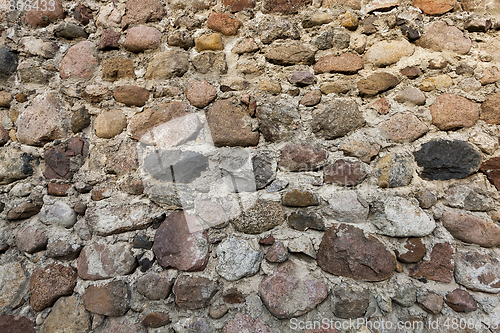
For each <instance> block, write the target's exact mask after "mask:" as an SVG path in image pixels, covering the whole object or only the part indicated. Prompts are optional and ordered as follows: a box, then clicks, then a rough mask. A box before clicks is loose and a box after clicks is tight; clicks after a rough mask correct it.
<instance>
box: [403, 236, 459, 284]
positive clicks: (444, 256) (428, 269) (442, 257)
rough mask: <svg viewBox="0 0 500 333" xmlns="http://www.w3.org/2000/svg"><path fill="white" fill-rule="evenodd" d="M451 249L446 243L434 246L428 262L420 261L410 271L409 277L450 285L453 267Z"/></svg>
mask: <svg viewBox="0 0 500 333" xmlns="http://www.w3.org/2000/svg"><path fill="white" fill-rule="evenodd" d="M452 258H453V248H452V247H451V245H450V244H448V243H439V244H436V245H434V248H433V249H432V252H431V255H430V260H426V261H422V262H420V263H418V264H417V265H415V266H414V267H412V268H411V269H410V276H411V277H414V278H425V279H429V280H433V281H439V282H446V283H450V282H451V279H452V277H453V269H454V267H455V265H454V264H453V262H452Z"/></svg>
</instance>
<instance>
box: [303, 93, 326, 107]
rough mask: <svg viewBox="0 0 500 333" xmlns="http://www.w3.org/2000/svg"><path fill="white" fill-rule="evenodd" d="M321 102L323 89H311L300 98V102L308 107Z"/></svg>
mask: <svg viewBox="0 0 500 333" xmlns="http://www.w3.org/2000/svg"><path fill="white" fill-rule="evenodd" d="M319 102H321V91H319V90H311V91H310V92H308V93H307V94H305V95H304V97H302V99H301V100H300V104H302V105H304V106H308V107H311V106H315V105H318V104H319Z"/></svg>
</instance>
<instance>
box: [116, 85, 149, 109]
mask: <svg viewBox="0 0 500 333" xmlns="http://www.w3.org/2000/svg"><path fill="white" fill-rule="evenodd" d="M113 96H114V97H115V100H116V101H117V102H120V103H123V104H125V105H126V106H144V104H146V102H147V101H148V99H149V91H148V90H147V89H145V88H141V87H136V86H121V87H118V88H117V89H115V91H114V92H113Z"/></svg>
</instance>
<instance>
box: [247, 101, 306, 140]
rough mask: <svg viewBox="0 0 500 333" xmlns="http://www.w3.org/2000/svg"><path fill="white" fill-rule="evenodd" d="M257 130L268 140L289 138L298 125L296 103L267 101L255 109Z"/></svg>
mask: <svg viewBox="0 0 500 333" xmlns="http://www.w3.org/2000/svg"><path fill="white" fill-rule="evenodd" d="M256 116H257V118H258V120H259V130H260V132H261V133H262V135H263V136H264V138H265V139H266V141H269V142H276V141H281V140H289V139H291V138H292V136H294V133H295V129H296V128H297V126H299V122H300V115H299V112H298V110H297V106H296V105H291V104H288V103H286V104H275V103H268V104H264V105H262V106H259V107H258V108H257V111H256Z"/></svg>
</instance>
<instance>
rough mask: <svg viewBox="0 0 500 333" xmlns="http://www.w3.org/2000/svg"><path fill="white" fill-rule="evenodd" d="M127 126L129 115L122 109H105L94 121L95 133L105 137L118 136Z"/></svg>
mask: <svg viewBox="0 0 500 333" xmlns="http://www.w3.org/2000/svg"><path fill="white" fill-rule="evenodd" d="M126 127H127V117H125V114H123V112H122V111H121V110H110V111H104V112H103V113H101V114H99V115H98V116H97V117H96V119H95V123H94V129H95V134H96V135H97V136H98V137H100V138H104V139H111V138H112V137H115V136H117V135H118V134H120V133H121V132H123V130H124V129H125V128H126Z"/></svg>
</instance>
